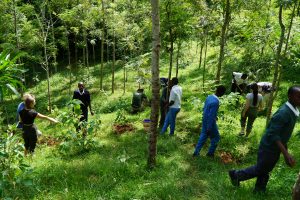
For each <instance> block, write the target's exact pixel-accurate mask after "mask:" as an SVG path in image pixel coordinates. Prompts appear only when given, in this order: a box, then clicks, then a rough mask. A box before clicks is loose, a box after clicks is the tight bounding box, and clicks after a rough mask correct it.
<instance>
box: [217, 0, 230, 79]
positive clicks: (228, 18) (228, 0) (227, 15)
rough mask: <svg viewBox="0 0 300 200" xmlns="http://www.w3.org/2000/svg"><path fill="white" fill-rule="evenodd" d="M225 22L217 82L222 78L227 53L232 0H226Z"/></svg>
mask: <svg viewBox="0 0 300 200" xmlns="http://www.w3.org/2000/svg"><path fill="white" fill-rule="evenodd" d="M224 9H225V10H224V22H223V25H222V31H221V39H220V55H219V61H218V66H217V75H216V83H220V80H221V71H222V63H223V61H224V53H225V44H226V32H227V28H228V26H229V21H230V0H226V5H225V8H224Z"/></svg>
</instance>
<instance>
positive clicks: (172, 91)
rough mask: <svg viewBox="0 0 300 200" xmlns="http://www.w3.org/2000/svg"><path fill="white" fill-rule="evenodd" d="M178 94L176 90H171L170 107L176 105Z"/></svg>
mask: <svg viewBox="0 0 300 200" xmlns="http://www.w3.org/2000/svg"><path fill="white" fill-rule="evenodd" d="M175 98H176V94H175V92H174V90H171V92H170V98H169V106H172V105H173V104H174V103H175Z"/></svg>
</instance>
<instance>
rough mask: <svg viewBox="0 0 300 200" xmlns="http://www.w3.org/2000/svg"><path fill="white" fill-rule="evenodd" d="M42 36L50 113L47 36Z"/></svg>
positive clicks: (49, 109)
mask: <svg viewBox="0 0 300 200" xmlns="http://www.w3.org/2000/svg"><path fill="white" fill-rule="evenodd" d="M43 35H44V58H45V69H46V74H47V86H48V87H47V92H48V111H49V112H51V93H50V75H49V63H48V52H47V36H46V35H45V34H43Z"/></svg>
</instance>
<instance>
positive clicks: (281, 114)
mask: <svg viewBox="0 0 300 200" xmlns="http://www.w3.org/2000/svg"><path fill="white" fill-rule="evenodd" d="M299 106H300V86H292V87H290V88H289V90H288V101H287V102H286V103H284V104H283V105H282V106H281V107H280V108H279V109H278V110H277V112H276V113H274V115H273V116H272V118H271V120H270V122H269V124H268V126H267V129H266V131H265V134H264V135H263V137H262V139H261V141H260V145H259V149H258V154H257V163H256V164H255V165H253V166H251V167H248V168H246V169H241V170H230V171H229V172H228V173H229V177H230V179H231V183H232V184H233V185H234V186H239V185H240V182H241V181H245V180H248V179H252V178H255V177H256V178H257V179H256V184H255V189H254V192H265V191H266V187H267V183H268V181H269V173H270V172H271V171H272V170H273V168H274V167H275V165H276V163H277V162H278V160H279V157H280V153H282V154H283V156H284V159H285V162H286V164H287V165H288V166H290V167H293V166H294V165H295V160H294V158H293V157H292V156H291V155H290V154H289V152H288V148H287V143H288V141H289V139H290V137H291V135H292V132H293V130H294V127H295V124H296V121H297V118H298V117H299V110H298V109H297V107H299Z"/></svg>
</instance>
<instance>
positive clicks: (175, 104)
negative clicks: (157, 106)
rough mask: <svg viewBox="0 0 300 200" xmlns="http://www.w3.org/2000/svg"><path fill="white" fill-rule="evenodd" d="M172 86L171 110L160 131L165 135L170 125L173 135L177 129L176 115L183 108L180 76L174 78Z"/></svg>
mask: <svg viewBox="0 0 300 200" xmlns="http://www.w3.org/2000/svg"><path fill="white" fill-rule="evenodd" d="M171 88H172V89H171V92H170V97H169V105H168V107H169V110H168V113H167V115H166V119H165V121H164V125H163V127H162V129H161V132H160V133H161V134H162V135H163V134H164V133H165V132H166V131H167V128H168V126H169V125H170V135H171V136H172V135H174V131H175V123H176V116H177V114H178V113H179V111H180V108H181V97H182V88H181V87H180V86H179V85H178V78H176V77H173V78H172V80H171Z"/></svg>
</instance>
